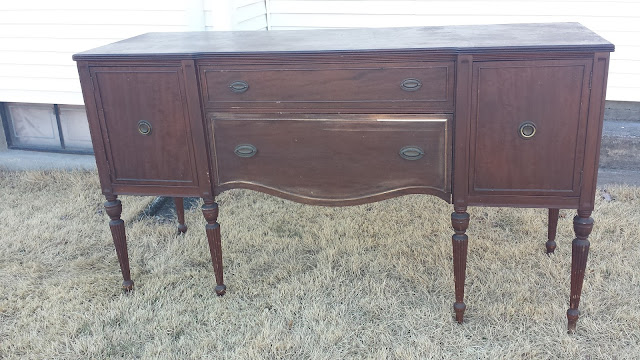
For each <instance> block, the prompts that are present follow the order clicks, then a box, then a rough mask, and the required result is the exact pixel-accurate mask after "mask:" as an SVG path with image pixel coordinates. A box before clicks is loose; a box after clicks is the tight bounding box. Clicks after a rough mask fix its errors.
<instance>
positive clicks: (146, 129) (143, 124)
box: [138, 120, 151, 135]
mask: <svg viewBox="0 0 640 360" xmlns="http://www.w3.org/2000/svg"><path fill="white" fill-rule="evenodd" d="M138 132H139V133H140V134H142V135H150V134H151V123H150V122H148V121H147V120H140V121H138Z"/></svg>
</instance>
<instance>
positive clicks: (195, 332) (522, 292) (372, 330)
mask: <svg viewBox="0 0 640 360" xmlns="http://www.w3.org/2000/svg"><path fill="white" fill-rule="evenodd" d="M0 177H1V179H0V204H1V205H0V206H1V207H0V358H3V357H6V358H112V357H118V358H133V357H143V358H156V357H161V358H175V359H184V358H220V357H222V356H224V357H232V358H247V359H261V358H303V359H306V358H314V359H337V358H356V359H360V358H434V359H441V358H455V359H459V358H472V359H475V358H508V359H514V358H520V359H529V358H542V359H549V358H558V357H559V358H591V359H596V358H597V359H600V358H614V359H622V358H639V357H640V309H638V304H637V300H638V298H640V275H639V274H640V246H639V245H638V241H637V240H638V234H640V190H639V189H638V188H628V187H616V188H611V189H609V191H610V193H611V194H612V195H613V196H614V197H615V198H616V199H615V201H612V202H605V201H599V202H598V203H597V209H596V211H595V212H594V218H595V219H596V226H595V228H594V231H593V233H592V236H591V243H592V247H591V254H590V258H589V264H588V272H587V277H586V280H585V287H584V291H583V297H582V306H581V309H582V316H581V318H580V320H579V322H578V333H577V334H576V335H573V336H569V335H567V334H566V318H565V311H566V309H567V301H568V291H569V266H570V254H571V247H570V242H571V239H572V238H573V234H572V227H571V217H572V212H571V211H562V212H561V215H562V218H561V220H560V224H559V231H558V250H557V251H556V254H555V255H553V256H550V257H548V256H546V255H545V254H544V251H543V249H544V241H545V240H546V239H545V237H546V219H545V217H546V212H545V211H544V210H540V209H538V210H513V209H485V208H473V209H471V211H470V212H471V219H472V221H471V226H470V229H469V236H470V247H469V263H468V271H467V297H466V302H467V305H468V308H467V313H466V321H467V322H466V323H465V324H464V325H462V326H461V325H458V324H456V323H455V322H454V321H453V311H452V308H451V305H452V301H453V278H452V265H451V242H450V236H451V233H452V231H451V229H450V224H449V214H450V212H451V206H450V205H448V204H446V203H444V202H443V201H441V200H439V199H436V198H434V197H428V196H406V197H401V198H396V199H392V200H388V201H384V202H380V203H375V204H369V205H362V206H356V207H347V208H324V207H312V206H306V205H301V204H296V203H292V202H289V201H285V200H281V199H278V198H275V197H270V196H267V195H263V194H259V193H255V192H250V191H240V190H238V191H229V192H227V193H225V194H223V195H222V196H220V198H219V199H218V200H219V203H220V209H221V212H220V219H219V221H220V223H221V226H222V235H223V251H224V261H225V275H226V283H227V286H228V293H227V295H226V296H225V297H222V298H220V297H217V296H215V295H214V294H215V292H214V287H215V281H214V279H213V271H212V267H211V263H210V258H209V253H208V250H207V243H206V239H205V235H204V219H203V218H202V215H201V213H200V212H199V211H191V212H188V213H187V223H188V225H189V231H188V232H187V235H186V236H183V237H181V236H177V235H176V231H175V227H174V224H168V223H157V221H156V220H154V219H151V218H150V219H143V220H142V221H135V218H136V217H135V214H136V213H137V212H138V211H140V210H141V209H143V208H144V206H145V205H146V204H147V203H148V201H149V200H150V198H136V197H123V204H124V209H125V214H124V219H125V221H126V222H127V231H128V236H129V251H130V259H131V267H132V275H133V278H134V280H135V281H136V291H135V293H133V294H131V295H123V294H121V293H120V291H119V284H120V282H121V277H120V272H119V268H118V265H117V260H116V256H115V252H114V250H113V245H112V243H111V238H110V234H109V231H108V226H107V217H106V215H105V214H104V213H103V212H102V210H101V209H102V207H101V206H102V205H101V204H102V202H103V198H102V196H101V195H100V192H99V186H98V182H97V176H96V174H94V173H78V172H76V173H64V172H54V173H33V172H23V173H11V172H0Z"/></svg>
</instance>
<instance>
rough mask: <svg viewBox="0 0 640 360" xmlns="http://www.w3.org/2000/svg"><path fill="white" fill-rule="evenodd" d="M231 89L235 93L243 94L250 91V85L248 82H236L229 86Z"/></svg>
mask: <svg viewBox="0 0 640 360" xmlns="http://www.w3.org/2000/svg"><path fill="white" fill-rule="evenodd" d="M229 89H231V91H233V92H234V93H243V92H245V91H247V90H249V84H247V82H246V81H234V82H232V83H231V84H229Z"/></svg>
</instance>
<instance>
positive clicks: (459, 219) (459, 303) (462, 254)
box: [451, 207, 469, 324]
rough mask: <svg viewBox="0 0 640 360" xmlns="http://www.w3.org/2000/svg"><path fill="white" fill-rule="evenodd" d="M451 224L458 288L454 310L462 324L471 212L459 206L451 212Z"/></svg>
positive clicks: (454, 276)
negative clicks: (453, 232) (467, 233)
mask: <svg viewBox="0 0 640 360" xmlns="http://www.w3.org/2000/svg"><path fill="white" fill-rule="evenodd" d="M451 225H452V226H453V229H454V231H455V234H454V235H453V237H452V238H451V242H452V244H453V278H454V281H455V288H456V302H455V303H454V304H453V310H454V311H455V313H456V321H457V322H458V323H460V324H462V321H463V318H464V311H465V309H466V308H467V306H466V305H465V303H464V280H465V273H466V270H467V244H468V242H469V238H468V236H467V235H466V234H465V232H466V231H467V228H468V227H469V214H468V213H467V209H466V207H465V208H458V209H455V212H454V213H452V214H451Z"/></svg>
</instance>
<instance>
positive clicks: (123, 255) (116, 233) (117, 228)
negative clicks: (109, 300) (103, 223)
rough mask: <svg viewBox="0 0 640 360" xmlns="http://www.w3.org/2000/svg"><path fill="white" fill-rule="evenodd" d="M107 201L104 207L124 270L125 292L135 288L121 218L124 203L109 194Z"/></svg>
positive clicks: (123, 284)
mask: <svg viewBox="0 0 640 360" xmlns="http://www.w3.org/2000/svg"><path fill="white" fill-rule="evenodd" d="M106 198H107V202H106V203H104V208H105V210H106V211H107V214H108V215H109V218H110V219H111V221H109V227H110V228H111V236H112V237H113V244H114V245H115V247H116V254H117V255H118V262H120V271H122V278H123V279H124V281H123V282H122V290H123V291H125V292H128V291H131V290H133V281H132V280H131V273H130V271H129V253H128V252H127V236H126V234H125V231H124V221H123V220H122V219H120V214H122V203H121V202H120V200H118V198H117V196H115V195H107V196H106Z"/></svg>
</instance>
